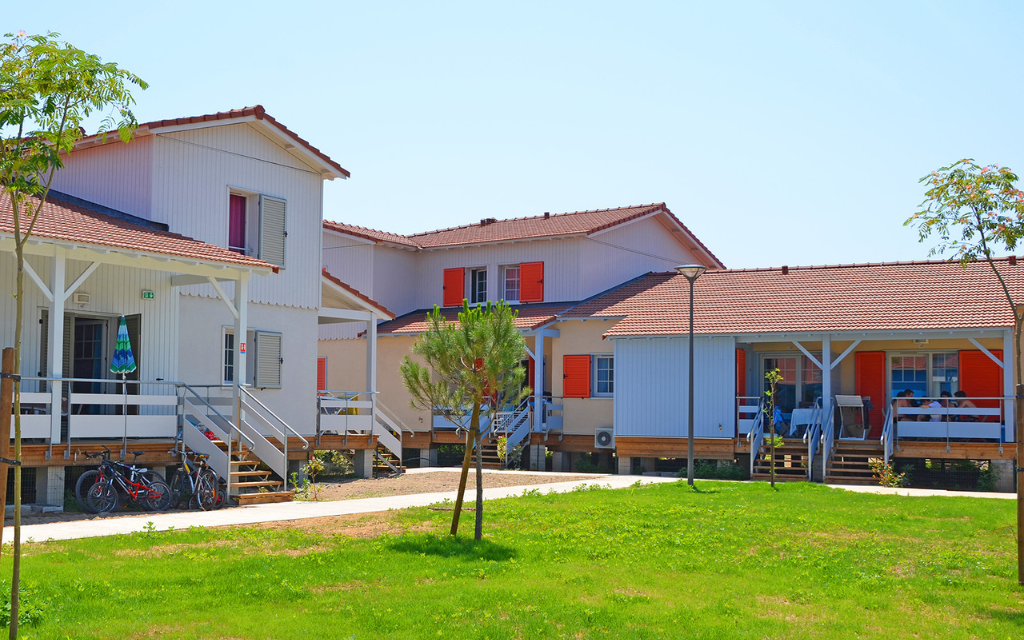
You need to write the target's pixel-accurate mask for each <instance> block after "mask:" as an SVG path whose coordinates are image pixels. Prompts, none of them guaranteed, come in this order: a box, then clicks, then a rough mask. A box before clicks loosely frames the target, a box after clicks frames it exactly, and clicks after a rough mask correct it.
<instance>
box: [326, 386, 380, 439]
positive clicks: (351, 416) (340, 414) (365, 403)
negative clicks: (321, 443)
mask: <svg viewBox="0 0 1024 640" xmlns="http://www.w3.org/2000/svg"><path fill="white" fill-rule="evenodd" d="M373 396H374V394H373V393H371V392H369V391H321V392H320V394H319V395H318V396H317V412H316V431H317V439H318V440H319V438H320V436H321V435H323V434H325V433H333V434H336V435H340V436H343V437H344V440H343V444H348V438H349V436H366V437H370V436H371V435H372V433H373V423H374V420H373V416H374V406H375V404H376V403H375V401H374V397H373Z"/></svg>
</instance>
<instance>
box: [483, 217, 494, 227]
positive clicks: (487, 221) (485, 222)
mask: <svg viewBox="0 0 1024 640" xmlns="http://www.w3.org/2000/svg"><path fill="white" fill-rule="evenodd" d="M497 221H498V219H497V218H481V219H480V226H481V227H486V226H487V225H489V224H494V223H495V222H497Z"/></svg>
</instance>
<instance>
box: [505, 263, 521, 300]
mask: <svg viewBox="0 0 1024 640" xmlns="http://www.w3.org/2000/svg"><path fill="white" fill-rule="evenodd" d="M501 273H502V278H501V280H502V285H503V286H502V294H501V295H502V298H503V299H504V300H505V302H510V303H517V302H519V265H514V266H508V267H502V268H501Z"/></svg>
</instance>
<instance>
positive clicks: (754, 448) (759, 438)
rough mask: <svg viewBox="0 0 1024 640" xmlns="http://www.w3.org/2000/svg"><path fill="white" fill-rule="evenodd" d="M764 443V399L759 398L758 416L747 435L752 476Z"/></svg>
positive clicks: (755, 417)
mask: <svg viewBox="0 0 1024 640" xmlns="http://www.w3.org/2000/svg"><path fill="white" fill-rule="evenodd" d="M763 441H764V399H763V398H759V399H758V403H757V415H755V416H754V422H753V424H752V425H751V426H750V431H749V432H748V433H747V442H749V443H750V475H754V462H755V461H756V460H757V454H758V452H759V451H761V443H762V442H763Z"/></svg>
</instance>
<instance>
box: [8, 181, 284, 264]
mask: <svg viewBox="0 0 1024 640" xmlns="http://www.w3.org/2000/svg"><path fill="white" fill-rule="evenodd" d="M38 203H39V200H38V199H36V198H30V199H29V200H28V201H27V202H26V204H28V205H29V206H31V207H32V209H33V210H34V208H35V206H37V205H38ZM25 220H26V218H25V215H24V209H23V210H22V225H24V224H25ZM24 228H25V227H24V226H22V229H23V230H24ZM13 233H14V210H13V208H12V207H11V199H10V196H8V195H7V194H0V234H13ZM32 235H33V236H35V237H37V238H48V239H51V240H63V241H66V242H72V243H75V244H85V245H95V246H101V247H114V248H117V249H128V250H130V251H137V252H139V253H146V254H159V255H170V256H175V257H178V258H187V259H192V260H201V261H205V262H223V263H229V264H233V265H238V266H242V267H251V268H253V269H266V270H273V271H274V272H275V273H276V272H277V270H278V268H277V267H275V266H274V265H272V264H270V263H267V262H264V261H262V260H257V259H256V258H252V257H249V256H244V255H241V254H238V253H235V252H234V251H229V250H228V249H225V248H224V247H218V246H215V245H212V244H207V243H205V242H200V241H198V240H193V239H192V238H188V237H186V236H183V235H179V234H177V233H171V232H169V231H158V230H155V229H150V228H147V227H144V226H141V225H138V224H134V223H132V222H128V221H126V220H121V219H119V218H115V217H113V216H110V215H106V214H104V213H99V212H97V211H93V210H92V209H89V208H88V207H85V206H83V205H81V204H73V203H70V202H65V201H62V200H59V199H57V198H47V200H46V203H45V204H44V205H43V209H42V212H41V213H40V215H39V221H38V222H37V223H36V226H35V228H34V229H33V231H32Z"/></svg>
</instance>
